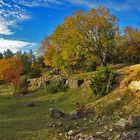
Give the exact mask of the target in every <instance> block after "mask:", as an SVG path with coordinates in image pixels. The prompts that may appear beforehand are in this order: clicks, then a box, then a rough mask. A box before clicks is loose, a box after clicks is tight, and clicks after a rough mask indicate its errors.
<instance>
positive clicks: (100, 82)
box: [91, 66, 115, 96]
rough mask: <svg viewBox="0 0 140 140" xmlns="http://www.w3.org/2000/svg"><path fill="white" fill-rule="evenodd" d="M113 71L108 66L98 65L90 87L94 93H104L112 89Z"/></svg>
mask: <svg viewBox="0 0 140 140" xmlns="http://www.w3.org/2000/svg"><path fill="white" fill-rule="evenodd" d="M114 79H115V72H114V71H113V70H112V69H111V68H110V67H109V66H107V67H104V66H100V67H99V68H98V69H97V73H96V74H95V76H94V77H93V79H92V84H91V88H92V90H93V93H94V94H96V95H101V96H103V95H106V94H107V93H109V92H110V91H111V90H112V86H113V83H114Z"/></svg>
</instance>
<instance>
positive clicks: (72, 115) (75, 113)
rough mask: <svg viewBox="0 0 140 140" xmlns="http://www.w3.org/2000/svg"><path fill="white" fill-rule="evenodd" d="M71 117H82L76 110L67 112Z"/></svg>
mask: <svg viewBox="0 0 140 140" xmlns="http://www.w3.org/2000/svg"><path fill="white" fill-rule="evenodd" d="M69 116H70V118H71V119H79V118H81V117H82V114H80V113H78V112H77V111H76V110H74V111H72V112H70V113H69Z"/></svg>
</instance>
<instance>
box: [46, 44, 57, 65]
mask: <svg viewBox="0 0 140 140" xmlns="http://www.w3.org/2000/svg"><path fill="white" fill-rule="evenodd" d="M55 52H56V47H55V46H50V47H49V48H48V49H47V51H46V53H45V55H44V63H45V64H46V65H49V66H52V58H53V56H54V54H55Z"/></svg>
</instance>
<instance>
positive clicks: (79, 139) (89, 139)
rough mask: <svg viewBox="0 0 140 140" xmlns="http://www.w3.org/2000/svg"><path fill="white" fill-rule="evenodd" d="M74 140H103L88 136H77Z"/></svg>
mask: <svg viewBox="0 0 140 140" xmlns="http://www.w3.org/2000/svg"><path fill="white" fill-rule="evenodd" d="M73 140H102V138H99V137H96V136H88V135H86V134H81V133H80V134H77V135H76V136H75V137H74V139H73Z"/></svg>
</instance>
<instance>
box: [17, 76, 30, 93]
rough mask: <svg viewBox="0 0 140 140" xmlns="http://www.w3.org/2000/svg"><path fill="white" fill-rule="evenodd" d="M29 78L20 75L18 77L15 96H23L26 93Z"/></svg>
mask: <svg viewBox="0 0 140 140" xmlns="http://www.w3.org/2000/svg"><path fill="white" fill-rule="evenodd" d="M28 79H29V76H28V75H22V76H21V77H20V83H19V85H18V86H16V87H15V95H19V94H22V95H25V94H27V93H28V81H27V80H28Z"/></svg>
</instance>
